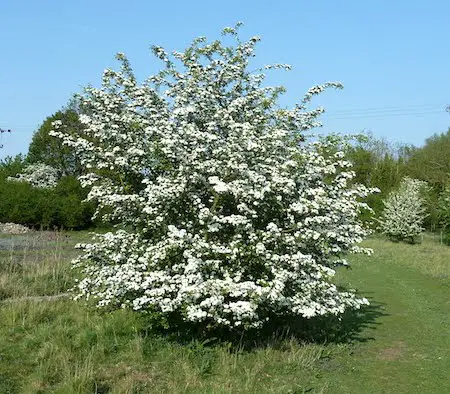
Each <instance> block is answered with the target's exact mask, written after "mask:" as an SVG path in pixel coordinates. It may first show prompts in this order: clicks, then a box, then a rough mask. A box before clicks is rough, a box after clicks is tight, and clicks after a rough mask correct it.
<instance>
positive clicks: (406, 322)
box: [0, 233, 450, 393]
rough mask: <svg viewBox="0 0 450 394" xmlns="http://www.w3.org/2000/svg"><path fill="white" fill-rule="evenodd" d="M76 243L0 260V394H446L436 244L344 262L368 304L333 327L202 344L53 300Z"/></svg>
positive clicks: (446, 344)
mask: <svg viewBox="0 0 450 394" xmlns="http://www.w3.org/2000/svg"><path fill="white" fill-rule="evenodd" d="M84 237H85V234H78V233H73V234H69V235H68V236H67V234H62V233H57V234H55V233H36V234H33V235H24V236H20V237H14V239H13V240H12V241H11V240H10V239H9V238H8V239H9V241H8V242H9V244H8V243H6V245H9V249H8V248H5V247H3V249H6V250H2V251H0V393H447V392H449V391H450V380H449V377H448V372H449V371H450V362H449V349H450V340H449V327H450V324H449V323H450V319H449V316H450V313H449V312H450V299H449V298H450V297H449V294H450V292H449V290H450V280H449V273H450V248H449V247H446V246H442V245H440V244H439V240H438V237H434V236H432V235H427V236H426V237H424V240H423V242H422V243H421V244H416V245H408V244H402V243H398V244H396V243H392V242H389V241H386V240H384V239H382V238H372V239H370V240H368V241H367V242H366V244H365V246H368V247H372V248H374V250H375V254H374V255H373V256H371V257H367V256H353V258H352V269H350V270H343V271H340V272H339V274H338V278H337V280H338V282H339V283H340V284H342V285H344V286H347V287H350V288H355V289H358V291H359V292H360V293H361V294H362V295H365V296H367V297H368V298H369V299H370V300H371V302H372V305H371V306H370V307H369V308H367V309H365V310H364V311H361V312H359V313H355V314H348V315H346V316H345V317H344V319H343V321H342V322H340V323H338V322H336V321H334V320H333V321H331V320H326V319H322V320H320V321H308V322H307V324H305V322H300V323H301V324H303V326H302V327H301V329H300V330H296V329H295V325H294V324H292V329H291V331H287V330H281V329H280V330H274V332H273V333H272V334H271V333H270V332H269V333H267V335H265V336H261V337H258V338H253V337H248V338H244V337H242V338H238V340H231V339H225V338H215V339H210V340H209V341H205V339H204V338H198V337H192V338H186V337H182V336H180V337H176V335H175V336H174V335H164V334H162V333H158V332H155V331H153V330H151V329H150V328H149V324H148V321H147V320H146V319H145V317H144V316H142V315H140V314H137V313H133V312H130V311H124V310H119V311H115V312H112V313H101V312H99V311H96V310H94V309H92V308H88V307H86V306H85V305H83V304H82V303H76V302H73V301H71V300H70V299H68V298H57V297H55V296H57V295H58V294H60V293H64V292H66V291H67V288H68V287H70V286H71V285H72V284H73V279H74V277H73V275H74V273H73V271H72V270H71V269H70V262H69V261H70V259H71V258H72V257H73V256H74V255H75V254H74V253H75V252H74V251H73V245H74V243H75V242H78V241H80V240H82V239H83V238H84ZM3 241H4V242H3V243H1V245H5V239H3ZM13 242H14V243H13ZM42 296H50V297H47V298H42Z"/></svg>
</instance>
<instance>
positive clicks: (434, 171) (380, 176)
mask: <svg viewBox="0 0 450 394" xmlns="http://www.w3.org/2000/svg"><path fill="white" fill-rule="evenodd" d="M347 157H348V159H349V160H350V161H352V162H353V164H354V167H353V170H354V171H355V173H356V178H355V179H354V181H355V182H358V183H362V184H364V185H366V186H368V187H378V188H379V189H380V193H378V194H374V195H371V196H369V197H368V198H367V203H368V204H369V205H370V206H371V208H372V209H373V210H374V211H375V215H376V216H379V214H380V213H381V212H382V210H383V207H384V206H383V200H384V199H385V198H386V197H387V196H388V195H389V193H390V192H391V191H393V190H394V189H396V188H397V187H398V186H399V184H400V181H401V179H402V178H403V177H405V176H408V177H410V178H414V179H420V180H423V181H426V182H427V183H428V185H429V186H430V189H429V190H428V191H427V195H426V196H424V197H425V199H426V206H427V213H428V216H427V217H426V219H425V222H424V226H425V228H426V229H427V230H430V231H436V230H438V229H439V228H441V227H442V223H441V220H440V214H439V210H438V206H439V204H438V201H439V198H440V196H441V195H442V192H443V190H444V187H445V185H446V183H447V182H449V180H450V129H449V130H448V131H447V133H443V134H435V135H434V136H432V137H430V138H428V139H427V140H426V142H425V145H424V146H423V147H420V148H418V147H413V146H408V145H400V146H394V145H392V144H389V143H388V142H386V141H385V140H381V139H376V138H375V137H374V136H373V135H371V134H368V135H367V136H366V137H365V138H362V139H360V141H359V142H358V143H357V144H356V145H354V146H352V147H350V148H349V149H348V150H347Z"/></svg>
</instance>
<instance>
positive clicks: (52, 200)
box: [0, 166, 93, 229]
mask: <svg viewBox="0 0 450 394" xmlns="http://www.w3.org/2000/svg"><path fill="white" fill-rule="evenodd" d="M0 168H1V169H2V170H0V174H1V175H0V222H13V223H19V224H24V225H26V226H30V227H34V228H50V229H51V228H54V227H57V228H68V229H81V228H86V227H88V226H90V225H91V219H90V218H91V216H92V214H93V206H92V204H85V203H82V201H83V200H84V199H85V197H86V191H85V190H83V189H82V188H81V185H80V184H79V182H78V181H77V180H76V179H75V178H74V177H72V176H67V177H63V178H61V180H60V181H59V182H58V185H57V186H56V187H55V188H54V189H42V188H35V187H32V186H31V185H30V184H28V183H26V182H14V181H8V180H7V176H5V175H4V174H5V173H6V174H7V175H8V176H11V175H13V174H8V172H9V171H5V169H4V168H2V166H0ZM14 175H15V174H14Z"/></svg>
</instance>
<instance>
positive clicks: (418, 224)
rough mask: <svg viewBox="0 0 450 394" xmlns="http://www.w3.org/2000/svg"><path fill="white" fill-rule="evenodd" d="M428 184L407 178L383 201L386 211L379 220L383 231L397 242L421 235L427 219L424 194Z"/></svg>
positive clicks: (412, 239)
mask: <svg viewBox="0 0 450 394" xmlns="http://www.w3.org/2000/svg"><path fill="white" fill-rule="evenodd" d="M426 185H427V184H426V182H424V181H420V180H418V179H412V178H408V177H405V178H403V180H402V182H401V183H400V186H399V188H398V190H395V191H393V192H392V193H391V194H389V196H388V197H387V198H386V200H385V201H383V204H384V211H383V213H382V214H381V217H380V219H379V223H380V229H381V231H382V232H383V233H384V234H386V235H388V236H389V237H391V238H393V239H396V240H403V239H407V238H410V239H411V241H412V242H414V238H415V237H416V236H418V235H420V234H421V233H422V232H423V231H424V228H423V227H422V224H423V221H424V219H425V218H426V216H427V215H426V207H425V200H424V198H423V197H422V192H423V190H424V189H425V188H426Z"/></svg>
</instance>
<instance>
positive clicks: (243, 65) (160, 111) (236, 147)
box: [52, 28, 371, 329]
mask: <svg viewBox="0 0 450 394" xmlns="http://www.w3.org/2000/svg"><path fill="white" fill-rule="evenodd" d="M224 34H225V35H230V36H232V38H233V37H236V43H235V44H232V45H231V46H225V45H224V44H223V43H222V42H220V41H214V42H212V43H208V42H206V40H205V39H204V38H197V39H196V40H194V42H193V43H192V45H191V46H190V47H189V48H187V49H186V50H185V51H184V52H182V53H180V52H173V53H172V55H171V56H169V54H168V53H166V51H165V50H164V49H162V48H160V47H154V48H153V52H154V54H155V55H156V56H157V57H158V58H160V59H161V60H162V61H163V62H164V64H165V68H164V70H163V71H161V72H160V73H159V74H157V75H155V76H152V77H150V78H149V79H148V80H147V81H145V82H144V83H143V84H138V83H137V81H136V78H135V76H134V75H133V73H132V71H131V68H130V65H129V63H128V60H127V59H126V57H125V56H124V55H123V54H118V56H117V57H118V59H119V60H120V61H121V64H122V67H121V69H120V71H113V70H106V71H105V73H104V77H103V84H102V87H101V88H100V89H96V88H92V87H89V88H87V89H86V91H85V94H84V95H83V96H82V98H81V101H82V106H83V108H84V112H85V113H86V114H89V115H82V116H81V117H80V120H81V121H82V122H83V123H84V125H85V129H84V131H83V132H84V133H85V134H84V136H81V137H79V138H76V137H74V136H73V135H71V134H68V133H64V130H63V128H62V127H61V123H60V122H56V123H55V124H54V128H55V129H54V131H53V132H52V135H54V136H57V137H59V138H61V139H62V140H63V141H64V143H65V144H67V145H69V146H71V147H73V148H74V149H75V150H76V151H77V152H78V155H79V157H80V158H81V160H82V165H83V166H84V168H85V170H86V174H85V175H84V176H82V177H81V181H82V183H83V184H84V185H85V186H89V187H91V191H90V193H89V196H88V199H91V200H96V201H98V209H97V213H96V215H100V216H102V217H103V218H104V219H106V220H112V221H115V222H116V223H120V226H119V227H118V229H117V231H115V232H109V233H107V234H103V235H97V237H96V242H94V243H92V244H83V245H79V246H80V248H82V250H83V251H84V253H83V254H82V255H81V257H79V258H78V259H77V260H75V265H76V266H77V267H79V268H80V269H81V270H82V272H83V279H82V280H81V281H80V282H79V283H78V286H77V289H76V290H77V292H78V296H77V298H83V297H85V298H94V299H95V300H96V301H97V303H98V305H99V306H110V307H130V308H133V309H135V310H145V311H149V312H152V313H154V314H157V315H158V314H159V316H161V317H162V318H169V319H170V318H171V317H177V318H182V319H183V320H184V321H186V322H195V323H203V324H205V325H209V326H222V327H230V328H235V327H242V328H244V329H245V328H250V327H260V326H261V325H262V324H263V323H264V322H265V321H267V320H269V319H270V317H271V316H274V315H279V316H282V315H298V316H304V317H306V318H309V317H312V316H319V315H326V314H334V315H339V314H341V313H343V312H344V310H346V309H347V308H359V307H360V306H361V305H362V304H367V300H366V299H364V298H357V297H356V295H355V294H354V292H352V291H340V290H339V289H338V288H337V287H336V286H335V285H334V284H333V283H332V282H331V279H332V277H333V275H334V273H335V271H334V268H335V267H336V266H338V265H345V264H347V263H346V261H345V255H346V254H347V253H360V252H366V253H370V250H368V249H364V248H361V247H359V246H357V245H356V244H357V243H359V242H360V241H361V240H362V239H363V238H365V237H366V235H367V234H368V230H367V229H366V228H364V227H363V226H362V224H361V223H360V222H359V220H358V215H359V213H360V211H361V210H362V209H368V207H367V205H366V204H364V203H363V202H361V199H362V198H364V197H365V196H367V194H368V193H370V192H371V191H370V190H368V189H367V188H365V187H364V186H362V185H350V182H349V181H350V180H351V179H352V177H353V176H354V173H353V172H352V171H351V168H350V167H351V164H350V163H349V162H348V161H346V160H345V159H344V157H343V156H344V154H343V153H342V151H341V150H340V148H341V147H342V146H343V145H344V144H345V141H344V140H343V139H341V138H339V137H329V138H322V139H312V138H311V136H310V135H307V132H308V130H309V129H311V128H313V127H316V126H319V125H320V123H319V122H318V121H317V118H318V116H319V115H320V114H321V113H322V112H323V109H321V108H319V109H315V110H311V111H308V110H307V105H308V103H309V102H310V100H311V99H312V98H313V96H315V95H317V94H319V93H321V92H322V91H323V90H324V89H326V88H328V87H334V88H340V87H341V85H340V84H339V83H327V84H325V85H320V86H316V87H313V88H312V89H310V90H309V91H308V92H307V93H306V96H305V97H304V99H303V100H302V102H301V103H300V104H299V105H297V106H296V107H295V108H294V109H291V110H288V109H281V108H279V107H277V105H276V103H277V97H278V95H279V94H280V93H282V91H283V89H282V88H278V87H263V86H262V83H263V80H264V74H263V72H262V70H259V71H257V72H256V73H251V72H249V71H247V66H248V63H249V59H250V58H251V57H253V56H254V47H255V45H256V43H257V42H258V40H259V39H258V38H257V37H253V38H251V39H250V40H249V41H248V42H241V41H239V39H238V38H237V30H236V29H235V28H227V29H225V30H224ZM177 62H178V63H181V66H180V67H177V66H176V63H177ZM270 68H281V69H287V68H289V66H286V65H275V66H269V67H266V69H270Z"/></svg>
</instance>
